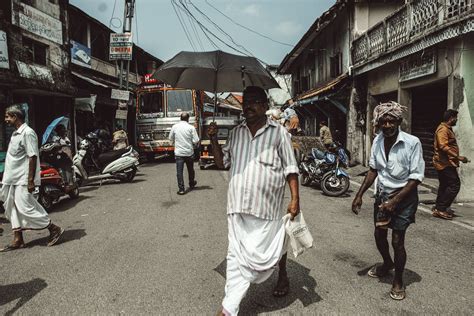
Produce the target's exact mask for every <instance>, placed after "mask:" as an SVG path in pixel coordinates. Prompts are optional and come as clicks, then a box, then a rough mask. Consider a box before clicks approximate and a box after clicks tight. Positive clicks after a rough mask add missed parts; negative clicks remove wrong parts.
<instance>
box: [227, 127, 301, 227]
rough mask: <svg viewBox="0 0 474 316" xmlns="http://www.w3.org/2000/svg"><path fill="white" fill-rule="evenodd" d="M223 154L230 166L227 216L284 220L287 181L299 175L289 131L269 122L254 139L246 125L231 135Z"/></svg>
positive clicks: (236, 128)
mask: <svg viewBox="0 0 474 316" xmlns="http://www.w3.org/2000/svg"><path fill="white" fill-rule="evenodd" d="M222 151H223V153H224V165H225V166H226V167H229V166H230V181H229V191H228V194H227V214H233V213H245V214H250V215H253V216H256V217H258V218H262V219H267V220H276V219H279V218H281V217H282V216H283V215H284V213H285V212H284V206H283V198H284V194H285V183H286V177H287V176H288V175H289V174H292V173H295V174H298V165H297V164H296V159H295V156H294V153H293V146H292V144H291V135H290V134H289V133H288V132H287V131H286V130H285V128H284V127H282V126H281V125H279V124H277V123H276V122H273V121H272V120H267V123H266V124H265V126H264V127H262V128H261V129H259V130H258V131H257V133H256V134H255V136H254V137H252V134H251V133H250V130H249V128H248V127H247V125H246V124H245V122H244V123H242V124H240V125H239V126H237V127H235V128H234V129H233V130H232V131H231V132H230V133H229V137H228V139H227V142H226V144H225V146H224V147H223V148H222Z"/></svg>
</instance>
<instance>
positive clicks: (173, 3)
mask: <svg viewBox="0 0 474 316" xmlns="http://www.w3.org/2000/svg"><path fill="white" fill-rule="evenodd" d="M170 2H171V5H172V6H173V10H174V12H175V13H176V16H177V17H178V20H179V23H180V24H181V27H182V28H183V31H184V35H186V38H187V39H188V42H189V44H191V47H192V49H193V50H194V51H196V48H195V47H194V44H193V42H192V41H191V38H190V37H189V34H188V31H187V29H186V27H185V26H184V24H183V21H181V16H180V15H179V13H178V10H177V9H176V7H175V5H176V6H177V4H176V3H175V2H174V0H170Z"/></svg>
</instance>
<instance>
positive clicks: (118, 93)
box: [110, 89, 130, 101]
mask: <svg viewBox="0 0 474 316" xmlns="http://www.w3.org/2000/svg"><path fill="white" fill-rule="evenodd" d="M110 98H111V99H113V100H122V101H128V100H129V99H130V92H129V91H128V90H119V89H112V93H111V95H110Z"/></svg>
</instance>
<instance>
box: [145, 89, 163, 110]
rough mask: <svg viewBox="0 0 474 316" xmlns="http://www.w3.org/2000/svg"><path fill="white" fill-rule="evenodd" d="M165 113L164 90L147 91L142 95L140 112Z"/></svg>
mask: <svg viewBox="0 0 474 316" xmlns="http://www.w3.org/2000/svg"><path fill="white" fill-rule="evenodd" d="M159 113H161V115H163V92H162V91H157V92H153V93H145V94H142V95H141V96H140V114H159Z"/></svg>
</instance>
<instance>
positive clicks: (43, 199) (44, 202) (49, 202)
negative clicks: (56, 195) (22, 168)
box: [38, 193, 53, 212]
mask: <svg viewBox="0 0 474 316" xmlns="http://www.w3.org/2000/svg"><path fill="white" fill-rule="evenodd" d="M38 202H39V204H41V206H43V207H44V209H45V210H46V211H47V212H48V211H49V210H51V208H52V207H53V199H52V198H51V197H50V196H47V195H45V194H44V193H40V195H39V198H38Z"/></svg>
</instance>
